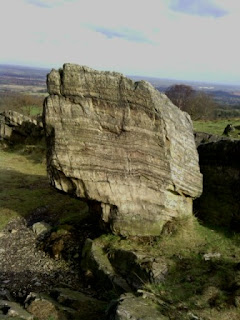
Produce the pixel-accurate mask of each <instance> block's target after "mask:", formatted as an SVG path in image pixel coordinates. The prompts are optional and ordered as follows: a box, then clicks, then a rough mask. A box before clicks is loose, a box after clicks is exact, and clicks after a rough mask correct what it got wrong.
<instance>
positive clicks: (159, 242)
mask: <svg viewBox="0 0 240 320" xmlns="http://www.w3.org/2000/svg"><path fill="white" fill-rule="evenodd" d="M175 224H176V226H175V231H174V232H173V233H172V234H164V235H162V236H161V237H160V238H158V239H155V241H154V240H153V239H147V238H145V239H139V240H137V239H134V241H133V239H121V238H120V237H117V236H112V235H104V236H102V237H101V241H102V243H103V245H104V246H105V248H106V249H107V252H108V253H110V254H111V250H113V251H114V250H116V249H122V250H130V251H131V250H132V251H139V252H141V253H143V254H144V252H145V254H146V256H149V255H151V257H152V259H158V258H163V259H164V261H166V262H167V265H168V274H167V276H166V278H165V281H163V282H161V283H158V284H157V283H155V284H154V283H145V285H144V288H143V290H144V291H145V292H148V293H149V294H150V295H152V294H153V297H154V298H153V299H154V301H155V302H157V303H158V305H159V309H160V310H161V312H162V313H164V314H165V315H167V316H169V317H170V319H176V320H177V319H179V320H180V319H181V320H183V319H188V320H189V319H204V320H215V319H221V320H224V319H240V308H238V307H237V305H238V304H239V302H240V290H239V289H240V265H239V262H240V246H239V244H240V235H239V234H234V233H226V232H224V230H215V229H212V228H209V227H207V226H204V225H202V224H200V223H199V221H198V220H197V219H196V218H195V217H192V218H189V217H186V218H182V219H176V220H175ZM209 257H210V258H209ZM238 301H239V302H238ZM190 314H193V315H194V316H195V317H196V318H194V317H192V318H191V317H190V316H189V315H190Z"/></svg>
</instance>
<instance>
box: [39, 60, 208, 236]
mask: <svg viewBox="0 0 240 320" xmlns="http://www.w3.org/2000/svg"><path fill="white" fill-rule="evenodd" d="M47 85H48V92H49V96H48V98H47V99H46V100H45V106H44V122H45V131H46V137H47V147H48V152H47V166H48V174H49V177H50V180H51V183H52V184H53V185H54V186H55V187H56V188H58V189H59V190H63V191H65V192H68V193H72V194H74V195H76V196H77V197H80V198H84V199H87V200H94V201H93V202H91V203H94V204H95V205H96V204H97V205H98V208H100V209H101V210H100V211H101V215H102V219H103V221H104V222H105V223H106V224H108V225H109V226H110V228H111V230H112V232H113V233H115V234H121V235H138V236H147V235H153V236H154V235H159V234H160V233H161V230H162V227H163V225H164V224H165V223H166V222H167V221H170V220H172V219H173V218H174V217H179V216H182V215H190V214H191V213H192V199H193V198H196V197H198V196H199V195H200V194H201V191H202V175H201V174H200V171H199V165H198V154H197V150H196V147H195V142H194V136H193V131H192V123H191V120H190V117H189V116H188V115H187V114H186V113H183V112H182V111H180V110H179V109H178V108H177V107H175V106H174V105H173V104H172V103H171V102H170V100H169V99H168V98H167V97H166V96H165V95H164V94H161V93H159V92H158V91H157V90H155V89H154V88H153V87H152V86H151V85H150V84H149V83H148V82H145V81H141V82H135V83H134V82H133V81H132V80H130V79H128V78H126V77H124V76H123V75H121V74H119V73H114V72H99V71H96V70H93V69H90V68H88V67H83V66H78V65H72V64H65V65H64V66H63V69H60V70H59V71H56V70H52V71H51V73H50V74H49V75H48V79H47Z"/></svg>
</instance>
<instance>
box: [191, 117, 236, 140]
mask: <svg viewBox="0 0 240 320" xmlns="http://www.w3.org/2000/svg"><path fill="white" fill-rule="evenodd" d="M228 124H232V125H233V126H240V118H239V119H222V120H214V121H194V122H193V127H194V130H195V131H199V132H207V133H211V134H217V135H222V134H223V131H224V129H225V128H226V126H227V125H228ZM232 135H233V137H234V132H233V134H232Z"/></svg>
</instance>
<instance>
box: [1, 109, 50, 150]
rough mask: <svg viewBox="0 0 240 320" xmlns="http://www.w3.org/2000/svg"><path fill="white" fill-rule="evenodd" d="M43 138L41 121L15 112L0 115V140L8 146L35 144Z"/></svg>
mask: <svg viewBox="0 0 240 320" xmlns="http://www.w3.org/2000/svg"><path fill="white" fill-rule="evenodd" d="M43 138H44V131H43V125H42V120H41V119H32V118H31V117H28V116H25V115H23V114H21V113H18V112H16V111H11V110H8V111H4V112H2V113H1V114H0V140H4V141H6V142H8V143H9V144H18V143H26V142H27V143H34V144H35V143H37V142H39V141H41V140H42V139H43Z"/></svg>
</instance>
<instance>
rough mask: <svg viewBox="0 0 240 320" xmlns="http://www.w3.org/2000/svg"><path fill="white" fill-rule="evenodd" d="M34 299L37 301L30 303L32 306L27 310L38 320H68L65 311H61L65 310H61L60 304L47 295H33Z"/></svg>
mask: <svg viewBox="0 0 240 320" xmlns="http://www.w3.org/2000/svg"><path fill="white" fill-rule="evenodd" d="M34 297H35V300H33V301H32V302H30V305H29V306H28V307H27V310H28V312H30V313H31V314H32V315H33V316H34V317H36V318H37V319H38V320H46V319H49V318H51V317H52V318H53V319H54V320H67V317H66V314H65V310H61V309H63V308H61V306H60V305H58V303H57V302H55V301H54V300H53V299H51V298H50V297H48V296H47V295H40V294H39V295H38V294H34V293H32V296H31V298H33V299H34ZM31 298H30V299H31ZM27 299H28V298H27ZM65 309H67V308H65Z"/></svg>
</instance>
